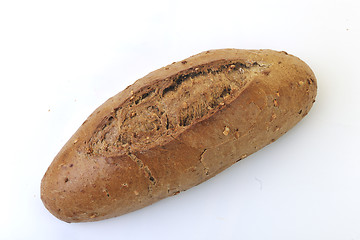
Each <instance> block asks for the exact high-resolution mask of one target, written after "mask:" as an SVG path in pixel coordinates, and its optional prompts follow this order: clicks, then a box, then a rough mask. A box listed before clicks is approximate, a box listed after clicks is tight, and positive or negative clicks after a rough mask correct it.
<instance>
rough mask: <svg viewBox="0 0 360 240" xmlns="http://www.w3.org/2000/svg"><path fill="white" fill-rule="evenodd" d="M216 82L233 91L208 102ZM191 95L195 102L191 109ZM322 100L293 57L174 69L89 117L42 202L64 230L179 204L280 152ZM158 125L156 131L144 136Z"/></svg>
mask: <svg viewBox="0 0 360 240" xmlns="http://www.w3.org/2000/svg"><path fill="white" fill-rule="evenodd" d="M239 72H240V74H239ZM217 74H218V75H217ZM219 74H220V75H219ZM184 76H185V77H184ZM210 77H211V78H212V77H213V78H214V79H215V78H216V79H215V80H214V83H212V84H215V85H216V84H218V85H219V86H231V87H229V89H231V90H229V91H228V92H226V91H225V92H226V94H223V92H221V91H218V90H217V89H218V88H217V89H213V90H212V92H211V93H212V94H213V96H212V97H211V96H210V94H208V95H206V92H209V91H210V90H209V89H210V88H211V86H212V84H208V81H209V80H208V79H210ZM235 78H241V80H238V79H235ZM179 79H181V81H180V80H179ZM234 79H235V80H234ZM190 81H193V82H192V85H191V84H190ZM175 84H176V85H175ZM199 84H202V85H201V86H200V85H199ZM154 86H155V87H154ZM190 86H191V87H190ZM216 86H217V85H216ZM208 88H209V89H208ZM195 89H198V90H195ZM225 89H228V88H227V87H225ZM168 91H171V93H170V94H168V95H167V96H165V94H167V92H168ZM187 91H188V92H189V94H188V95H189V96H191V95H194V96H195V97H194V98H193V99H192V98H191V97H186V102H185V103H184V101H182V99H183V97H182V96H184V94H183V93H185V92H187ZM197 91H199V92H197ZM316 91H317V82H316V78H315V75H314V73H313V72H312V70H311V69H310V68H309V67H308V66H307V65H306V64H305V63H304V62H303V61H301V60H300V59H299V58H297V57H294V56H292V55H290V54H287V53H286V52H277V51H273V50H239V49H220V50H211V51H206V52H203V53H200V54H197V55H194V56H192V57H190V58H187V59H185V60H183V61H179V62H176V63H173V64H170V65H168V66H166V67H163V68H161V69H158V70H156V71H154V72H151V73H150V74H148V75H147V76H145V77H143V78H141V79H139V80H137V81H136V82H135V83H134V84H133V85H131V86H129V87H127V88H126V89H125V90H123V91H122V92H120V93H118V94H117V95H115V96H114V97H112V98H110V99H109V100H107V101H106V102H105V103H104V104H103V105H101V106H100V107H99V108H97V109H96V110H95V111H94V112H93V113H92V114H91V115H90V116H89V117H88V119H87V120H86V121H85V122H84V123H83V124H82V126H81V127H80V128H79V129H78V130H77V132H76V133H75V134H74V135H73V136H72V137H71V138H70V139H69V141H68V142H67V143H66V144H65V146H64V147H63V148H62V149H61V150H60V152H59V153H58V155H57V156H56V157H55V159H54V160H53V162H52V163H51V165H50V166H49V168H48V170H47V172H46V173H45V175H44V177H43V179H42V182H41V199H42V201H43V203H44V205H45V207H46V208H47V209H48V210H49V211H50V212H51V213H52V214H53V215H54V216H56V217H57V218H59V219H60V220H63V221H65V222H86V221H98V220H102V219H107V218H111V217H116V216H119V215H122V214H125V213H128V212H131V211H134V210H137V209H139V208H142V207H145V206H147V205H150V204H152V203H154V202H156V201H158V200H160V199H163V198H165V197H168V196H172V195H176V194H178V193H179V192H181V191H184V190H186V189H189V188H191V187H193V186H195V185H198V184H200V183H202V182H203V181H205V180H207V179H209V178H211V177H213V176H215V175H216V174H218V173H219V172H221V171H222V170H224V169H226V168H227V167H229V166H231V165H232V164H234V163H235V162H237V161H239V160H241V159H243V158H245V157H246V156H249V155H250V154H252V153H254V152H256V151H257V150H259V149H261V148H262V147H264V146H266V145H268V144H269V143H272V142H274V141H275V140H276V139H278V138H279V137H280V136H281V135H283V134H284V133H286V132H287V131H288V130H289V129H290V128H292V127H293V126H294V125H295V124H296V123H297V122H299V121H300V120H301V119H302V118H303V117H304V116H306V115H307V113H308V112H309V110H310V108H311V106H312V104H313V103H314V101H315V97H316ZM220 92H221V93H220ZM205 95H206V96H205ZM179 96H180V97H179ZM199 96H203V97H199ZM204 96H205V97H204ZM145 98H146V99H145ZM164 99H165V100H166V101H165V100H164ZM136 101H138V103H136ZM141 101H143V102H141ZM160 103H161V104H160ZM188 103H190V104H188ZM195 103H196V104H197V105H196V106H198V107H197V108H191V106H192V105H194V104H195ZM146 104H148V105H146ZM189 105H190V106H189ZM149 106H151V107H152V106H158V107H156V108H157V110H156V111H155V110H154V108H153V107H152V108H151V109H150V108H149ZM199 106H200V107H199ZM132 109H135V110H136V111H133V110H132ZM144 109H145V110H144ZM159 109H160V110H159ZM184 109H185V110H186V111H185V110H184ZM194 109H195V110H194ZM190 110H191V111H190ZM180 111H181V113H180ZM184 112H186V114H188V115H186V118H182V114H183V113H184ZM148 113H151V114H153V115H154V116H148V115H149V114H148ZM151 114H150V115H151ZM134 116H137V117H134ZM149 119H151V121H153V120H152V119H154V121H153V122H154V126H155V127H151V126H150V127H149V128H146V127H144V129H141V128H142V126H144V125H145V123H146V122H149ZM184 119H185V120H184ZM136 124H137V125H136ZM156 126H157V128H156ZM131 134H132V135H131ZM152 136H154V139H151V137H152ZM155 137H156V138H155Z"/></svg>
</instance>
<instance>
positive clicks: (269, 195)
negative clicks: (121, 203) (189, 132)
mask: <svg viewBox="0 0 360 240" xmlns="http://www.w3.org/2000/svg"><path fill="white" fill-rule="evenodd" d="M359 42H360V2H359V1H357V0H353V1H346V0H336V1H334V0H329V1H325V0H324V1H316V0H301V1H300V0H298V1H280V0H274V1H269V0H256V1H252V0H247V1H219V0H218V1H210V0H207V1H195V0H193V1H184V0H183V1H157V0H151V1H146V0H142V1H97V2H94V1H48V0H47V1H22V2H20V1H1V2H0V81H1V92H0V104H1V105H0V111H1V117H0V126H1V138H0V139H1V140H0V141H1V142H0V148H1V149H0V150H1V155H0V160H1V162H0V191H1V195H0V239H113V238H115V239H181V240H183V239H276V240H281V239H292V240H295V239H307V240H308V239H314V240H315V239H327V240H332V239H339V240H359V239H360V157H359V148H360V141H359V136H360V127H359V122H360V107H359V106H360V96H359V90H360V83H359V82H360V79H359V76H360V66H359V56H360V51H359V50H360V47H359ZM216 48H246V49H259V48H270V49H275V50H285V51H287V52H289V53H291V54H294V55H296V56H298V57H300V58H301V59H303V60H304V61H305V62H307V63H308V64H309V65H310V67H311V68H312V69H313V71H314V72H315V74H316V76H317V79H318V87H319V89H318V97H317V101H316V103H315V105H314V107H313V109H312V110H311V111H310V113H309V115H308V116H307V117H306V118H305V119H304V120H303V121H301V122H300V123H299V124H298V125H297V126H296V127H295V128H293V129H292V130H291V131H289V132H288V133H287V134H286V135H285V136H283V137H282V138H280V139H279V140H278V141H276V142H275V143H273V144H271V145H270V146H268V147H266V148H264V149H262V150H261V151H259V152H257V153H256V154H254V155H252V156H250V157H248V158H246V159H245V160H243V161H240V162H239V163H237V164H235V165H234V166H233V167H231V168H229V169H227V170H226V171H224V172H222V173H221V174H219V175H218V176H216V177H215V178H213V179H211V180H209V181H207V182H206V183H204V184H201V185H200V186H197V187H195V188H193V189H190V190H188V191H186V192H183V193H181V194H179V195H177V196H175V197H171V198H168V199H165V200H163V201H160V202H158V203H156V204H154V205H152V206H149V207H147V208H144V209H142V210H139V211H136V212H133V213H130V214H127V215H124V216H121V217H118V218H114V219H109V220H105V221H101V222H95V223H80V224H67V223H64V222H61V221H59V220H58V219H56V218H55V217H53V216H52V215H51V214H50V213H49V212H48V211H47V210H46V209H45V208H44V206H43V204H42V202H41V200H40V181H41V178H42V176H43V174H44V173H45V171H46V169H47V167H48V165H49V164H50V162H51V161H52V159H53V157H54V156H55V155H56V153H57V152H58V151H59V150H60V148H61V147H62V146H63V144H65V142H66V141H67V139H68V138H70V136H71V135H72V134H73V133H74V132H75V130H76V129H77V128H78V127H79V126H80V125H81V123H82V122H83V121H84V120H85V119H86V117H87V116H88V115H89V114H90V113H91V112H92V111H93V110H94V109H95V108H96V107H97V106H99V105H100V104H102V103H103V102H104V101H105V100H106V99H108V98H109V97H111V96H112V95H115V94H116V93H118V92H119V91H121V90H122V89H124V88H125V87H126V86H128V85H130V84H131V83H132V82H134V81H135V80H136V79H138V78H140V77H143V76H144V75H146V74H147V73H149V72H150V71H153V70H155V69H157V68H160V67H162V66H164V65H167V64H170V63H172V62H173V61H179V60H182V59H184V58H186V57H189V56H191V55H193V54H196V53H199V52H201V51H205V50H209V49H216Z"/></svg>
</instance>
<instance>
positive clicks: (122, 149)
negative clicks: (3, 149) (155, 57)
mask: <svg viewBox="0 0 360 240" xmlns="http://www.w3.org/2000/svg"><path fill="white" fill-rule="evenodd" d="M274 57H276V58H279V60H278V61H276V64H274ZM282 58H283V59H282ZM294 58H295V57H293V56H291V55H288V54H286V53H284V52H283V53H280V54H279V52H275V51H272V50H236V49H221V50H212V51H206V52H203V53H200V54H197V55H194V56H192V57H189V58H187V59H185V60H183V61H180V62H175V63H173V64H170V65H168V66H165V67H163V68H160V69H158V70H156V71H153V72H151V73H150V74H148V75H146V76H145V77H143V78H141V79H139V80H137V81H136V82H135V83H134V84H133V85H131V86H129V87H127V88H126V89H125V90H124V91H122V92H120V93H118V94H117V95H115V96H114V97H112V98H110V99H109V100H108V101H106V102H105V103H104V104H103V105H102V106H101V107H100V108H98V109H97V110H96V111H94V113H93V114H92V115H91V116H90V117H89V118H88V119H87V120H86V121H85V123H84V124H83V125H84V126H83V127H82V128H80V129H79V131H78V132H77V133H76V134H75V135H74V136H73V138H72V139H71V140H70V141H69V142H70V143H71V142H72V143H75V145H77V144H79V146H81V148H82V149H81V151H84V152H86V153H87V154H89V155H100V156H107V157H113V156H119V155H122V154H127V153H129V152H135V151H146V150H148V149H151V148H152V147H155V146H159V145H164V144H166V143H167V142H169V141H171V140H172V139H173V138H176V137H177V136H178V135H179V134H181V133H182V132H184V131H186V129H188V128H191V127H192V126H194V125H196V124H197V123H198V122H201V121H203V120H204V119H207V118H209V117H211V116H212V115H213V114H215V113H216V112H218V111H219V110H221V109H223V108H225V107H226V106H227V105H229V104H230V103H231V102H232V101H233V100H234V99H236V98H237V96H239V94H240V93H241V92H242V91H243V90H244V89H245V88H246V86H247V85H248V84H249V83H250V82H251V81H253V80H254V79H256V76H257V75H261V74H262V75H266V74H269V73H270V71H272V70H273V68H274V67H276V66H277V65H278V62H279V61H280V62H281V61H284V62H287V63H289V62H290V64H291V61H294ZM250 59H251V60H250ZM295 60H296V61H298V59H297V58H296V59H295ZM296 64H298V62H297V63H296ZM274 65H276V66H274ZM85 129H86V131H84V130H85ZM74 147H75V146H74Z"/></svg>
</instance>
